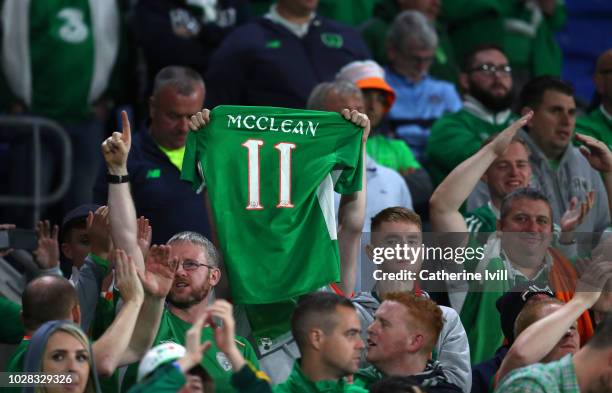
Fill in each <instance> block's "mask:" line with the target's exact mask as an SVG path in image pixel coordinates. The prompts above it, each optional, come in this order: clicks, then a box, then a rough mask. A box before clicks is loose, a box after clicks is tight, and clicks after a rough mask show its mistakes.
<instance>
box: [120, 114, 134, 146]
mask: <svg viewBox="0 0 612 393" xmlns="http://www.w3.org/2000/svg"><path fill="white" fill-rule="evenodd" d="M121 126H122V129H123V135H122V136H121V139H123V141H124V142H126V143H129V142H130V141H131V140H132V130H131V128H130V119H129V118H128V114H127V112H126V111H121Z"/></svg>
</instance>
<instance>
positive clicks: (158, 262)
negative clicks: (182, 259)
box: [138, 245, 178, 298]
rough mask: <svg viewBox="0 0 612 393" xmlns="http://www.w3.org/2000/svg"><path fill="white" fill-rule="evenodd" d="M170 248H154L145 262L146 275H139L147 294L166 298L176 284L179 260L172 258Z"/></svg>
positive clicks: (163, 246) (164, 246)
mask: <svg viewBox="0 0 612 393" xmlns="http://www.w3.org/2000/svg"><path fill="white" fill-rule="evenodd" d="M170 249H171V247H170V246H166V245H161V246H157V245H155V246H153V247H151V249H150V250H149V253H148V254H147V258H146V260H145V271H144V273H140V272H139V273H138V275H139V276H140V280H141V281H142V285H143V286H144V289H145V291H146V292H147V294H149V295H151V296H154V297H157V298H165V297H166V296H167V295H168V293H169V292H170V289H172V283H173V282H174V273H175V272H176V269H177V268H178V259H177V258H172V259H171V258H170Z"/></svg>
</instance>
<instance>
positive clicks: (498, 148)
mask: <svg viewBox="0 0 612 393" xmlns="http://www.w3.org/2000/svg"><path fill="white" fill-rule="evenodd" d="M532 116H533V111H529V112H528V113H527V114H525V115H524V116H523V117H521V118H520V119H518V120H517V121H515V122H514V123H512V124H510V125H509V126H508V127H507V128H506V129H505V130H503V131H502V132H500V133H499V135H497V136H496V137H495V139H493V141H491V143H490V145H491V148H492V149H493V152H494V153H495V154H496V155H498V156H501V155H503V154H504V153H505V152H506V150H508V146H510V144H511V143H512V138H514V137H515V135H516V133H517V132H518V130H520V129H521V128H523V127H524V126H525V124H527V122H528V121H529V119H531V117H532Z"/></svg>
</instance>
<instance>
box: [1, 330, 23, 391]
mask: <svg viewBox="0 0 612 393" xmlns="http://www.w3.org/2000/svg"><path fill="white" fill-rule="evenodd" d="M29 347H30V339H29V338H24V339H23V340H21V343H19V346H18V347H17V349H16V350H15V352H13V354H12V355H11V357H10V358H9V360H8V362H7V364H6V370H5V371H6V372H8V373H21V372H23V369H24V363H25V357H26V354H27V353H28V348H29ZM22 390H23V388H22V387H14V388H13V387H4V388H2V391H3V392H6V393H21V392H22Z"/></svg>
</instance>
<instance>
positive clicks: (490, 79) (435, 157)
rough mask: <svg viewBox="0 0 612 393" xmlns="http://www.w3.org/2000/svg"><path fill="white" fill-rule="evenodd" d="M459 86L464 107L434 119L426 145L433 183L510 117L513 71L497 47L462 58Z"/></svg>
mask: <svg viewBox="0 0 612 393" xmlns="http://www.w3.org/2000/svg"><path fill="white" fill-rule="evenodd" d="M459 85H460V87H461V90H462V91H463V92H464V97H463V109H462V110H460V111H459V112H457V113H453V114H448V115H446V116H443V117H442V118H440V119H439V120H438V121H436V123H435V124H434V125H433V127H432V129H431V136H430V137H429V142H428V144H427V159H428V169H429V174H430V175H431V177H432V180H433V182H434V184H440V182H442V180H443V179H444V178H445V177H446V175H448V174H449V173H450V172H451V171H452V170H453V169H454V168H455V167H456V166H457V165H459V164H460V163H461V162H463V161H465V160H466V159H467V158H468V157H470V156H472V155H473V154H474V153H476V152H477V151H478V149H480V146H481V145H482V143H483V142H484V141H485V140H486V139H487V138H489V137H490V136H491V135H493V134H496V133H498V132H500V131H502V130H503V129H505V128H506V127H508V126H509V125H510V123H511V121H512V120H513V116H512V113H511V111H510V106H511V104H512V100H513V94H512V70H511V68H510V66H509V65H508V58H507V57H506V55H505V54H504V53H503V52H502V50H501V49H500V48H499V47H497V46H495V45H490V44H488V45H482V46H478V47H476V48H474V50H473V51H472V52H471V53H470V54H468V55H467V57H466V58H465V61H464V64H463V66H462V72H461V74H460V75H459Z"/></svg>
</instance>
